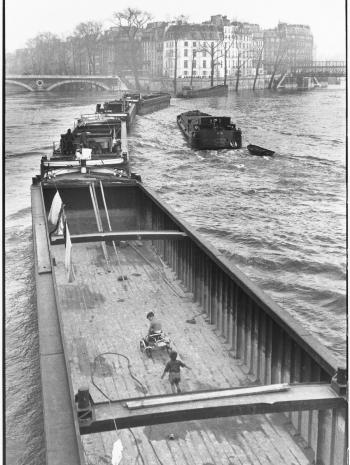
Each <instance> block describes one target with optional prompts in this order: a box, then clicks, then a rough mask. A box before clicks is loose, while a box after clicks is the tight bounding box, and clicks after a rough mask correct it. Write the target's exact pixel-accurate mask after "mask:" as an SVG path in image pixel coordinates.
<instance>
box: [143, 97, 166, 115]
mask: <svg viewBox="0 0 350 465" xmlns="http://www.w3.org/2000/svg"><path fill="white" fill-rule="evenodd" d="M169 105H170V95H169V96H164V97H156V98H154V99H152V98H150V99H148V100H143V101H142V102H140V103H139V104H138V110H137V114H138V115H147V114H148V113H152V112H153V111H157V110H162V109H163V108H167V107H168V106H169Z"/></svg>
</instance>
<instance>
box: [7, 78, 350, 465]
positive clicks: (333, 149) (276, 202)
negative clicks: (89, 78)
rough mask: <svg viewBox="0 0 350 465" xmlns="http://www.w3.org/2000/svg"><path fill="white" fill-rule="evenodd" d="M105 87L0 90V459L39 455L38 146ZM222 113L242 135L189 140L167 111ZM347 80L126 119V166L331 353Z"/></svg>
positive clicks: (88, 107) (341, 349) (26, 460)
mask: <svg viewBox="0 0 350 465" xmlns="http://www.w3.org/2000/svg"><path fill="white" fill-rule="evenodd" d="M111 97H115V96H112V95H108V94H106V93H104V94H101V93H99V94H88V95H86V94H79V95H74V94H65V95H64V94H44V93H43V94H34V93H33V94H32V93H30V94H29V93H28V94H17V95H9V96H8V98H7V102H6V115H5V118H6V154H5V252H6V259H5V273H6V275H5V286H6V288H5V291H6V312H5V324H6V328H5V342H6V360H5V362H6V425H7V430H6V438H7V444H6V446H7V452H6V455H7V464H8V465H24V464H25V465H31V464H43V463H44V448H43V439H42V437H43V424H42V407H41V390H40V389H41V388H40V368H39V358H38V333H37V317H36V307H35V283H34V280H33V250H32V236H31V210H30V184H31V178H32V176H34V175H36V174H38V173H39V162H40V157H41V155H42V154H47V153H49V152H50V149H51V146H52V141H54V140H59V136H60V134H61V133H64V132H66V130H67V128H68V127H71V126H72V122H73V119H74V118H75V117H77V116H79V115H80V114H81V113H89V112H92V111H93V110H94V107H95V104H96V103H97V102H100V101H103V100H107V99H109V98H111ZM190 109H200V110H202V111H205V112H207V113H210V114H216V115H227V116H231V117H232V119H233V122H235V123H236V124H237V125H238V127H240V128H241V129H242V133H243V145H244V147H245V146H246V145H247V144H248V143H253V144H254V143H255V144H257V145H261V146H264V147H267V148H270V149H273V150H275V151H276V156H275V157H274V158H267V157H264V158H260V157H254V156H252V155H249V153H248V151H247V150H246V149H245V148H244V149H240V150H237V151H233V150H223V151H197V150H192V149H190V148H189V147H188V146H187V144H186V142H185V140H184V138H183V136H182V134H181V132H180V131H179V129H178V128H177V125H176V115H177V114H179V113H181V112H183V111H187V110H190ZM345 133H346V126H345V89H341V88H339V87H334V88H327V89H316V90H313V91H307V92H291V93H276V92H270V91H261V92H257V93H253V92H248V91H247V92H241V93H239V94H236V93H230V94H229V95H228V96H225V97H211V98H206V99H196V100H192V101H191V100H188V101H185V100H181V99H172V104H171V106H170V108H167V109H164V110H161V111H159V112H157V113H153V114H150V115H146V116H142V117H138V118H137V120H136V123H135V125H134V127H133V129H132V131H131V134H130V137H129V146H130V153H131V159H132V164H133V171H136V172H138V173H140V174H141V175H142V179H143V182H144V183H145V184H147V185H149V186H150V187H152V188H153V190H155V192H156V193H157V194H158V195H159V196H160V197H161V198H162V199H163V200H164V201H166V202H167V203H168V204H169V205H170V206H171V207H172V208H173V210H175V211H176V212H178V214H179V215H180V216H181V217H182V218H183V219H184V220H187V222H188V223H189V224H190V225H191V226H193V227H195V228H197V230H198V232H200V233H201V234H203V236H205V237H206V239H208V240H209V241H210V242H211V243H212V244H213V245H214V246H216V247H217V248H218V249H219V250H220V251H221V252H223V253H225V254H226V256H227V257H228V258H229V259H230V260H231V261H232V263H233V264H235V265H236V266H238V267H239V268H240V269H241V270H242V271H243V272H244V273H246V274H247V275H248V276H249V277H250V278H251V279H252V280H253V281H254V282H255V283H256V284H258V285H259V286H260V287H261V288H262V289H263V290H264V291H265V292H266V293H267V294H268V295H269V296H270V297H272V298H273V299H274V300H275V301H276V302H277V303H278V304H279V305H281V306H282V307H283V308H285V309H286V310H287V311H288V312H289V313H290V314H291V315H293V316H294V317H295V318H296V319H297V320H298V321H299V322H300V323H301V324H302V325H304V326H305V328H306V329H307V330H309V331H310V332H311V333H312V334H313V335H314V336H315V337H316V338H317V339H319V340H320V341H321V342H322V343H323V344H324V345H325V346H327V347H328V348H329V349H330V350H331V351H332V352H333V353H334V354H335V355H337V356H339V358H340V359H342V360H344V359H345V348H346V184H345V180H346V149H345Z"/></svg>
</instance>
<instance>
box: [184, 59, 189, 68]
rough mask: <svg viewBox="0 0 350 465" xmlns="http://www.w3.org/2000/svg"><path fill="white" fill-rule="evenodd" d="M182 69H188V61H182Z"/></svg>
mask: <svg viewBox="0 0 350 465" xmlns="http://www.w3.org/2000/svg"><path fill="white" fill-rule="evenodd" d="M184 68H188V61H187V60H185V61H184Z"/></svg>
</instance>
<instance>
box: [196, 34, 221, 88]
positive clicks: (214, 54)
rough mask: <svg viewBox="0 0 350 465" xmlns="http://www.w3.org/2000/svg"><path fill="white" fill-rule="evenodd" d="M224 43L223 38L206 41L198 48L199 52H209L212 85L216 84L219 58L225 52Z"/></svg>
mask: <svg viewBox="0 0 350 465" xmlns="http://www.w3.org/2000/svg"><path fill="white" fill-rule="evenodd" d="M222 44H223V39H220V40H217V41H216V43H214V41H204V42H203V43H202V45H201V46H200V48H198V49H197V52H206V53H208V54H209V57H210V85H211V87H213V85H214V74H215V68H217V66H218V64H219V59H220V58H222V57H223V56H224V53H223V52H222Z"/></svg>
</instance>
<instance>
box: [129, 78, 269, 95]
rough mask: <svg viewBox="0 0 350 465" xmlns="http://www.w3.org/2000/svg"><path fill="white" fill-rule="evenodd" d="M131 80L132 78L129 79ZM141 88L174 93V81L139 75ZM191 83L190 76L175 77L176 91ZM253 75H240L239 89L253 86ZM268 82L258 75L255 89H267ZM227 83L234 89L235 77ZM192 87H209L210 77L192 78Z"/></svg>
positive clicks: (216, 80)
mask: <svg viewBox="0 0 350 465" xmlns="http://www.w3.org/2000/svg"><path fill="white" fill-rule="evenodd" d="M129 80H130V81H131V82H133V80H132V78H130V79H129ZM139 81H140V84H141V88H142V90H143V91H144V92H147V91H151V92H155V91H164V92H170V93H174V82H173V79H172V78H165V77H159V78H157V77H140V79H139ZM223 83H224V82H223V79H214V85H215V86H216V85H219V84H223ZM190 84H191V78H190V77H188V78H184V79H182V78H179V79H177V92H180V91H181V90H182V87H183V86H189V85H190ZM253 84H254V77H241V78H240V80H239V90H243V89H244V90H249V89H252V88H253ZM268 84H269V79H268V77H267V76H262V75H261V76H259V78H258V80H257V82H256V85H255V89H256V90H259V89H267V87H268ZM227 85H228V87H229V89H230V90H234V89H235V86H236V79H235V78H234V79H233V78H229V79H227ZM192 87H193V88H195V89H200V88H202V87H210V79H201V78H193V80H192Z"/></svg>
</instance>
